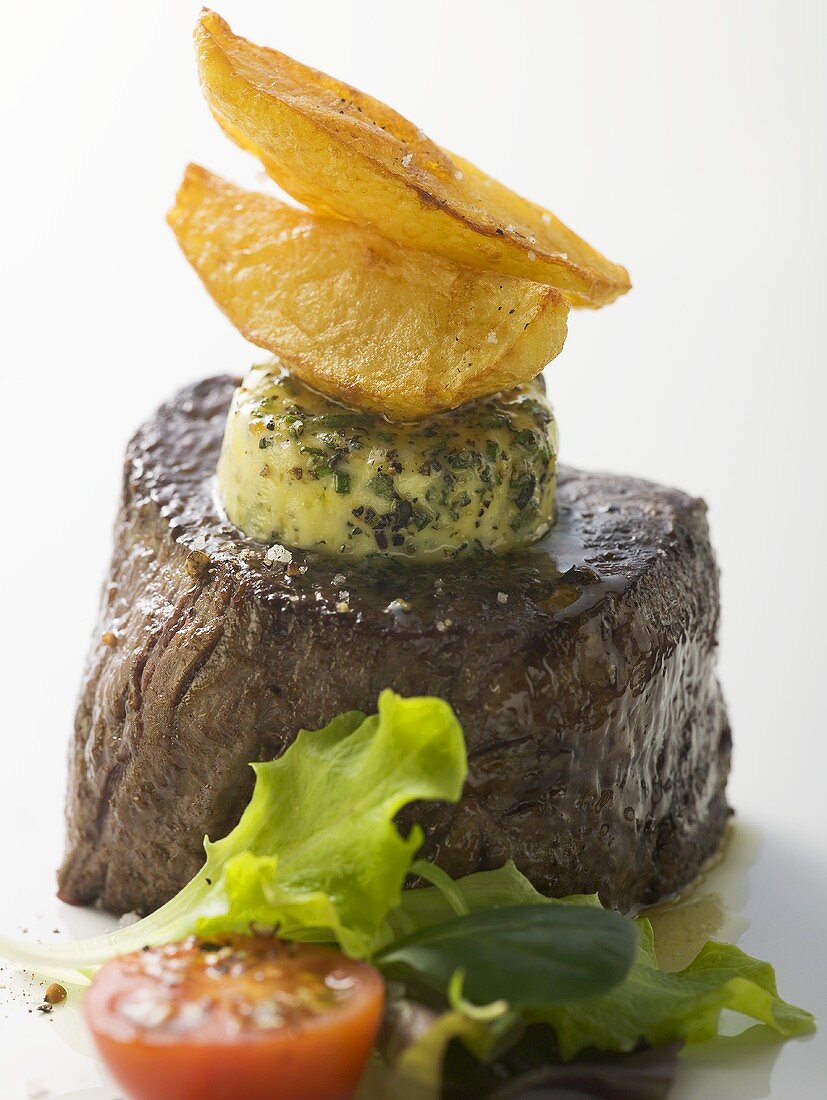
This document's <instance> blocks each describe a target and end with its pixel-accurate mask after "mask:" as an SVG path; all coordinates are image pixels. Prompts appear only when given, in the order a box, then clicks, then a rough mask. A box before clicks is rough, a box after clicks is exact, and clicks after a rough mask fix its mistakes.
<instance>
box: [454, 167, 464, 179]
mask: <svg viewBox="0 0 827 1100" xmlns="http://www.w3.org/2000/svg"><path fill="white" fill-rule="evenodd" d="M454 179H455V180H461V179H462V172H460V170H459V168H457V170H456V172H454Z"/></svg>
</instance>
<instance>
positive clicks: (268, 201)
mask: <svg viewBox="0 0 827 1100" xmlns="http://www.w3.org/2000/svg"><path fill="white" fill-rule="evenodd" d="M168 221H169V224H170V225H171V226H172V228H173V230H174V231H175V235H176V237H177V238H178V243H179V244H180V245H181V248H182V249H183V251H184V254H185V255H186V257H187V259H188V260H189V261H190V263H191V264H192V266H193V267H194V268H195V270H196V271H197V272H198V274H199V275H200V277H201V279H202V281H203V283H204V285H205V287H206V288H207V290H208V291H209V292H210V294H211V295H212V297H213V298H214V299H215V301H216V302H217V304H218V305H219V306H220V307H221V308H222V309H223V310H224V312H225V313H226V314H227V316H228V317H229V318H230V320H231V321H232V322H233V324H234V325H235V326H236V328H238V329H239V330H240V332H241V333H242V334H243V335H244V336H246V337H247V339H248V340H251V341H252V342H253V343H254V344H258V345H259V346H260V347H263V348H267V350H268V351H271V352H274V353H275V354H276V355H277V356H278V357H279V358H280V359H281V360H282V361H283V362H284V363H285V364H286V365H287V366H288V367H289V368H290V370H291V371H292V372H293V374H295V375H296V376H297V377H298V378H300V379H302V381H304V382H306V383H308V385H311V386H314V387H315V388H316V389H318V390H320V391H321V392H322V393H325V394H327V395H328V396H329V397H332V398H334V399H336V400H339V401H342V402H343V403H344V404H346V405H351V406H355V407H357V408H362V409H368V410H370V411H372V412H379V413H383V414H384V415H385V416H387V417H388V418H389V419H391V420H415V419H418V418H420V417H424V416H428V415H430V414H432V413H436V412H440V411H442V410H444V409H449V408H454V407H455V406H457V405H461V404H463V403H464V402H466V401H470V400H472V399H473V398H475V397H482V396H485V395H487V394H491V393H497V392H498V391H500V390H503V389H510V388H511V387H512V386H515V385H517V384H518V383H520V382H527V381H528V380H529V379H531V378H534V376H535V375H537V374H538V373H539V371H540V370H542V368H543V367H544V366H545V365H546V363H548V362H549V361H550V360H552V359H553V358H554V357H555V356H556V355H557V354H558V352H559V351H560V349H561V348H562V346H563V342H564V340H565V338H566V315H567V313H568V303H567V301H566V299H565V297H564V296H563V295H562V294H560V293H559V292H558V291H557V290H555V289H554V288H553V287H548V286H543V285H542V284H539V283H531V282H528V281H527V280H525V279H516V278H513V277H511V276H507V275H496V274H493V273H491V272H485V271H478V270H476V269H475V268H471V267H465V266H464V265H461V264H456V263H454V261H453V260H448V259H446V258H444V257H441V256H432V255H430V254H429V253H427V252H420V251H418V250H415V249H411V248H405V247H404V246H403V245H399V244H396V243H394V242H393V241H389V240H387V238H385V237H383V236H381V235H380V234H379V233H377V232H375V230H373V229H371V228H370V227H369V226H359V225H355V224H354V223H353V222H349V221H344V220H343V219H341V218H337V217H331V216H328V215H324V214H313V213H310V212H308V211H305V210H297V209H295V208H294V207H292V206H288V205H286V204H285V203H282V202H279V201H278V200H277V199H274V198H271V197H270V196H269V195H262V194H258V193H254V192H250V191H244V190H242V189H241V188H238V187H234V186H233V185H232V184H229V183H226V182H225V181H224V180H221V179H219V178H218V177H217V176H214V175H212V174H211V173H209V172H207V171H205V170H204V169H203V168H199V167H197V166H195V165H190V167H189V168H188V169H187V172H186V175H185V177H184V182H183V184H182V185H181V188H180V190H179V192H178V196H177V199H176V203H175V206H174V207H173V209H172V210H171V211H170V213H169V215H168Z"/></svg>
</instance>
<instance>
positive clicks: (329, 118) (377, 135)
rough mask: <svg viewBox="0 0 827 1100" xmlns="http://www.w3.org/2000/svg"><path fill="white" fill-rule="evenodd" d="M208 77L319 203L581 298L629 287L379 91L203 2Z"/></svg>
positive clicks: (309, 201)
mask: <svg viewBox="0 0 827 1100" xmlns="http://www.w3.org/2000/svg"><path fill="white" fill-rule="evenodd" d="M195 38H196V47H197V52H198V65H199V73H200V77H201V85H202V88H203V90H204V94H205V95H206V98H207V101H208V103H209V105H210V108H211V109H212V112H213V114H214V115H215V117H216V119H217V120H218V122H219V123H220V125H221V126H222V127H223V129H224V130H225V131H226V133H227V134H228V136H229V137H230V138H232V139H233V140H234V141H235V142H236V143H237V144H239V145H241V146H242V147H243V148H245V149H247V150H248V151H250V152H252V153H255V154H256V155H257V156H258V157H259V158H260V159H261V161H262V163H263V164H264V167H265V169H266V170H267V172H268V173H269V174H270V175H271V176H272V177H273V179H275V180H276V181H277V182H278V183H279V184H280V185H281V186H282V187H283V188H284V189H285V191H287V192H288V193H289V194H291V195H292V196H293V197H294V198H296V199H298V200H299V201H300V202H302V203H304V204H305V205H306V206H309V207H310V208H311V209H312V210H318V211H327V212H332V213H336V214H339V215H340V216H341V217H344V218H348V219H350V220H351V221H354V222H357V223H359V224H362V225H371V226H373V228H374V229H376V230H378V231H379V232H380V233H382V234H383V235H384V236H386V237H388V238H389V239H390V240H394V241H398V242H399V243H400V244H405V245H409V246H411V247H413V248H420V249H424V250H425V251H428V252H433V253H435V254H436V255H441V256H447V257H448V258H449V259H452V260H456V261H457V262H458V263H464V264H468V265H470V266H472V267H477V268H482V269H483V270H488V271H497V272H499V273H501V274H503V275H515V276H518V277H521V278H525V279H531V280H532V281H534V282H542V283H547V284H549V285H550V286H554V287H557V288H558V289H559V290H562V291H564V292H565V293H566V294H567V295H569V296H570V298H571V300H572V301H573V302H574V304H576V305H585V306H593V307H595V306H600V305H605V304H606V303H607V302H611V301H613V300H614V299H615V298H616V297H618V295H620V294H624V293H625V292H626V291H627V290H628V289H629V287H630V286H631V283H630V281H629V275H628V273H627V271H626V270H625V268H623V267H620V266H619V265H617V264H613V263H611V262H610V261H609V260H607V259H606V258H605V257H604V256H602V255H601V254H600V253H599V252H597V251H596V250H595V249H594V248H592V247H591V246H590V245H588V244H586V242H585V241H583V240H582V239H581V238H580V237H578V236H577V234H576V233H574V232H572V230H570V229H569V228H568V227H567V226H565V225H564V224H563V223H562V222H561V221H560V220H559V219H558V218H556V217H555V216H554V215H553V214H551V213H549V212H548V211H547V210H544V209H543V208H542V207H540V206H537V205H536V204H534V203H532V202H529V201H528V200H527V199H523V198H521V197H520V196H519V195H517V194H515V193H514V192H513V191H510V190H509V189H508V188H507V187H504V186H503V185H502V184H500V183H497V181H496V180H493V179H491V178H490V177H489V176H487V175H485V173H483V172H481V171H480V170H479V169H478V168H475V167H474V166H473V165H472V164H468V163H467V162H465V161H463V160H460V159H458V158H456V157H453V156H452V155H451V154H450V153H447V152H446V151H445V150H444V149H441V148H440V147H439V146H438V145H436V144H435V143H434V142H432V141H431V140H430V139H429V138H427V137H426V136H425V135H424V134H423V133H422V132H421V130H418V129H417V128H416V127H415V126H414V125H413V124H412V123H410V122H408V120H407V119H405V118H403V117H402V116H401V115H399V114H397V113H396V112H395V111H394V110H392V109H391V108H390V107H387V106H385V104H384V103H380V102H379V101H378V100H376V99H373V98H372V97H370V96H368V95H365V94H364V93H362V92H360V91H357V90H356V89H355V88H352V87H350V86H349V85H347V84H343V83H341V82H340V81H337V80H334V79H333V78H332V77H329V76H326V75H325V74H324V73H320V72H318V71H317V70H315V69H311V68H309V67H308V66H306V65H302V64H300V63H299V62H298V61H294V60H293V59H292V58H290V57H287V56H286V55H285V54H282V53H278V52H277V51H276V50H271V49H266V48H263V47H261V46H256V45H254V44H253V43H251V42H248V41H247V40H246V39H244V38H239V37H238V36H237V35H235V34H233V32H232V31H231V30H230V28H229V26H228V25H227V23H225V22H224V20H223V19H221V18H220V17H219V16H218V15H216V14H215V13H213V12H208V11H205V12H204V13H202V15H201V18H200V20H199V22H198V25H197V28H196V34H195Z"/></svg>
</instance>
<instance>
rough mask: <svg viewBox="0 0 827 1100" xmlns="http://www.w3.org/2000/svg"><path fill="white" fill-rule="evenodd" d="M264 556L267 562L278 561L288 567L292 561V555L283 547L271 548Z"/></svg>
mask: <svg viewBox="0 0 827 1100" xmlns="http://www.w3.org/2000/svg"><path fill="white" fill-rule="evenodd" d="M264 556H265V558H266V559H267V561H270V562H273V561H280V562H282V563H283V564H284V565H289V564H290V562H291V561H292V560H293V555H292V554H291V553H290V551H289V550H288V549H286V547H284V546H271V547H270V549H269V550H268V551H267V553H266V554H265V555H264Z"/></svg>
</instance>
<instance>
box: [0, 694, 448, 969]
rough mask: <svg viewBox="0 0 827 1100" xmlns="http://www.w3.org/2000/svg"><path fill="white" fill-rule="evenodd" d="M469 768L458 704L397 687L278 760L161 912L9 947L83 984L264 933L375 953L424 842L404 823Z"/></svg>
mask: <svg viewBox="0 0 827 1100" xmlns="http://www.w3.org/2000/svg"><path fill="white" fill-rule="evenodd" d="M466 767H467V766H466V757H465V742H464V740H463V736H462V729H461V727H460V725H459V722H458V721H457V719H456V716H455V715H454V712H453V711H452V710H451V708H450V707H449V706H448V704H447V703H445V702H444V701H443V700H442V699H436V698H430V697H423V698H411V699H403V698H401V697H400V696H398V695H395V694H394V693H393V692H392V691H384V692H382V694H381V695H380V697H379V705H378V714H375V715H371V716H370V717H368V718H366V717H365V715H363V714H361V713H358V712H351V713H348V714H343V715H340V716H339V717H338V718H335V719H334V720H333V721H332V722H331V723H330V724H329V725H328V726H326V727H325V728H324V729H321V730H316V731H313V732H311V731H308V730H302V731H301V732H300V733H299V735H298V736H297V738H296V740H295V741H294V743H293V744H292V745H291V746H290V747H289V748H288V749H287V751H286V752H285V753H284V755H283V756H281V757H280V758H279V759H278V760H274V761H271V762H268V763H264V764H255V765H254V770H255V773H256V783H255V789H254V791H253V796H252V799H251V800H250V804H249V805H248V806H247V809H246V810H245V811H244V814H243V815H242V817H241V820H240V821H239V823H238V825H237V826H236V827H235V829H233V830H232V832H231V833H229V834H228V835H227V836H226V837H224V838H223V839H222V840H219V841H216V842H215V843H211V842H209V841H207V842H206V843H205V847H206V855H207V858H206V862H205V864H204V867H203V868H202V870H201V871H200V872H199V874H198V875H196V876H195V878H194V879H193V880H192V881H191V882H190V883H189V884H188V885H187V886H185V887H184V888H183V890H181V891H180V893H178V894H177V895H176V896H175V897H174V898H173V899H172V900H171V901H169V902H167V904H166V905H164V906H162V907H161V908H160V909H158V910H157V911H156V912H155V913H153V914H152V915H151V916H149V917H146V918H144V919H143V920H141V921H138V923H137V924H134V925H132V926H130V927H129V928H125V929H121V930H120V931H117V932H113V933H110V934H109V935H106V936H99V937H96V938H94V939H91V940H82V941H80V942H77V943H74V944H53V945H51V944H49V945H43V946H38V945H34V944H32V945H29V944H25V943H19V942H16V941H10V940H5V939H3V940H0V954H3V955H5V956H6V957H7V958H9V959H10V960H12V961H14V962H18V963H20V964H21V965H23V966H27V967H30V968H32V969H35V970H40V971H48V973H50V974H53V975H55V976H60V977H65V978H67V979H68V980H72V978H73V977H75V978H76V977H77V974H76V973H73V971H74V972H77V971H87V970H91V969H93V968H94V967H96V966H99V965H100V964H101V963H103V962H105V961H106V960H107V959H109V958H112V957H113V956H115V955H118V954H123V953H126V952H128V951H133V950H136V949H138V948H140V947H143V946H144V945H145V944H158V943H166V942H169V941H171V940H175V939H180V938H181V937H183V936H186V935H189V934H191V933H193V932H203V933H209V934H215V933H217V932H220V931H238V930H244V931H249V930H250V926H251V924H253V925H254V926H255V925H266V926H270V927H277V928H278V929H279V931H280V933H281V934H282V935H283V936H286V937H290V938H294V939H318V940H328V941H330V940H335V941H337V942H338V943H339V944H340V945H341V947H342V948H343V949H344V950H345V951H347V952H348V953H349V954H351V955H354V956H365V955H369V954H370V953H371V951H372V949H373V948H374V946H376V944H377V943H378V942H379V941H380V940H382V939H383V938H387V931H386V928H385V922H386V918H387V916H388V914H389V913H390V912H391V911H392V910H393V909H395V908H397V907H398V906H399V904H400V900H401V893H402V887H403V884H404V882H405V878H406V876H407V875H408V873H409V870H410V867H411V863H412V861H413V859H414V857H415V855H416V852H417V851H418V849H419V848H420V847H421V845H422V840H423V835H422V831H421V829H420V828H419V827H418V826H416V827H414V828H413V829H412V830H411V832H410V834H409V835H408V836H407V837H403V836H402V835H401V834H400V832H399V830H398V829H397V827H396V825H395V824H394V818H395V816H396V814H397V813H398V812H399V811H400V810H401V809H402V807H403V806H405V805H407V804H408V803H409V802H413V801H419V800H425V799H427V800H430V799H441V800H445V801H449V802H455V801H456V800H457V799H458V798H459V796H460V793H461V791H462V787H463V783H464V782H465V775H466Z"/></svg>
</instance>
